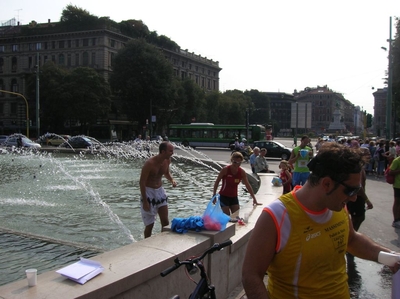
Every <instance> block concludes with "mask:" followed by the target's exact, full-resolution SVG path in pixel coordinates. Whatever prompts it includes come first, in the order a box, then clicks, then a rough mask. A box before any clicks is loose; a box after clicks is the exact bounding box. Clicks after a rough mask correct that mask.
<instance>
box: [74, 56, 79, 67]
mask: <svg viewBox="0 0 400 299" xmlns="http://www.w3.org/2000/svg"><path fill="white" fill-rule="evenodd" d="M75 65H76V66H78V65H79V54H78V53H76V54H75Z"/></svg>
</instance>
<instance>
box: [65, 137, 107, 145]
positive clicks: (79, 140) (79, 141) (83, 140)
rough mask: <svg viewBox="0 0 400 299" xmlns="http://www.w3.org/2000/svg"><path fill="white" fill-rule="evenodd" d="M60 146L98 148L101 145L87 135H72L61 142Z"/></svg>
mask: <svg viewBox="0 0 400 299" xmlns="http://www.w3.org/2000/svg"><path fill="white" fill-rule="evenodd" d="M60 146H61V147H67V148H70V147H71V146H72V147H73V148H89V147H92V148H98V147H100V146H101V143H99V142H98V141H95V139H93V138H89V137H87V136H73V137H71V138H69V139H68V141H67V142H64V143H62V144H61V145H60Z"/></svg>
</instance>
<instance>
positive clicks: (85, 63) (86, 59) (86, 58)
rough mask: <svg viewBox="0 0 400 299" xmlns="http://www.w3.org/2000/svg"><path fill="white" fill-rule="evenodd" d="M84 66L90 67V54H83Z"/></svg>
mask: <svg viewBox="0 0 400 299" xmlns="http://www.w3.org/2000/svg"><path fill="white" fill-rule="evenodd" d="M82 65H84V66H88V65H89V54H88V52H83V55H82Z"/></svg>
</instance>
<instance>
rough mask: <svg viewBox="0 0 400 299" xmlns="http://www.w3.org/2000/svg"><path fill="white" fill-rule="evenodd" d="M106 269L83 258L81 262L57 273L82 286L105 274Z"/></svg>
mask: <svg viewBox="0 0 400 299" xmlns="http://www.w3.org/2000/svg"><path fill="white" fill-rule="evenodd" d="M103 270H104V268H103V267H102V266H101V264H100V263H99V262H96V261H92V260H88V259H85V258H81V260H80V261H79V262H76V263H73V264H72V265H69V266H66V267H64V268H61V269H59V270H57V271H56V272H57V273H59V274H61V275H63V276H65V277H67V278H69V279H71V280H73V281H76V282H78V283H80V284H84V283H85V282H87V281H88V280H89V279H91V278H93V277H95V276H96V275H98V274H100V273H101V272H103Z"/></svg>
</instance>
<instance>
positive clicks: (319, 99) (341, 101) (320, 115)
mask: <svg viewBox="0 0 400 299" xmlns="http://www.w3.org/2000/svg"><path fill="white" fill-rule="evenodd" d="M293 95H294V99H295V101H297V102H299V103H300V102H309V103H311V105H312V109H311V115H310V116H309V117H311V128H310V131H313V132H315V133H316V134H323V133H346V132H328V128H329V125H330V124H331V123H332V122H333V120H334V119H333V113H334V112H335V110H339V112H340V114H341V119H340V121H341V122H343V123H344V125H345V127H346V130H347V131H349V132H353V131H354V126H355V124H354V111H355V110H354V105H353V104H352V103H351V102H350V101H348V100H346V99H345V98H344V97H343V95H342V94H341V93H338V92H335V91H333V90H331V89H329V88H328V87H327V86H326V85H325V86H317V87H316V88H309V87H307V88H305V89H304V90H303V91H300V92H297V91H295V92H294V94H293Z"/></svg>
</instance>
